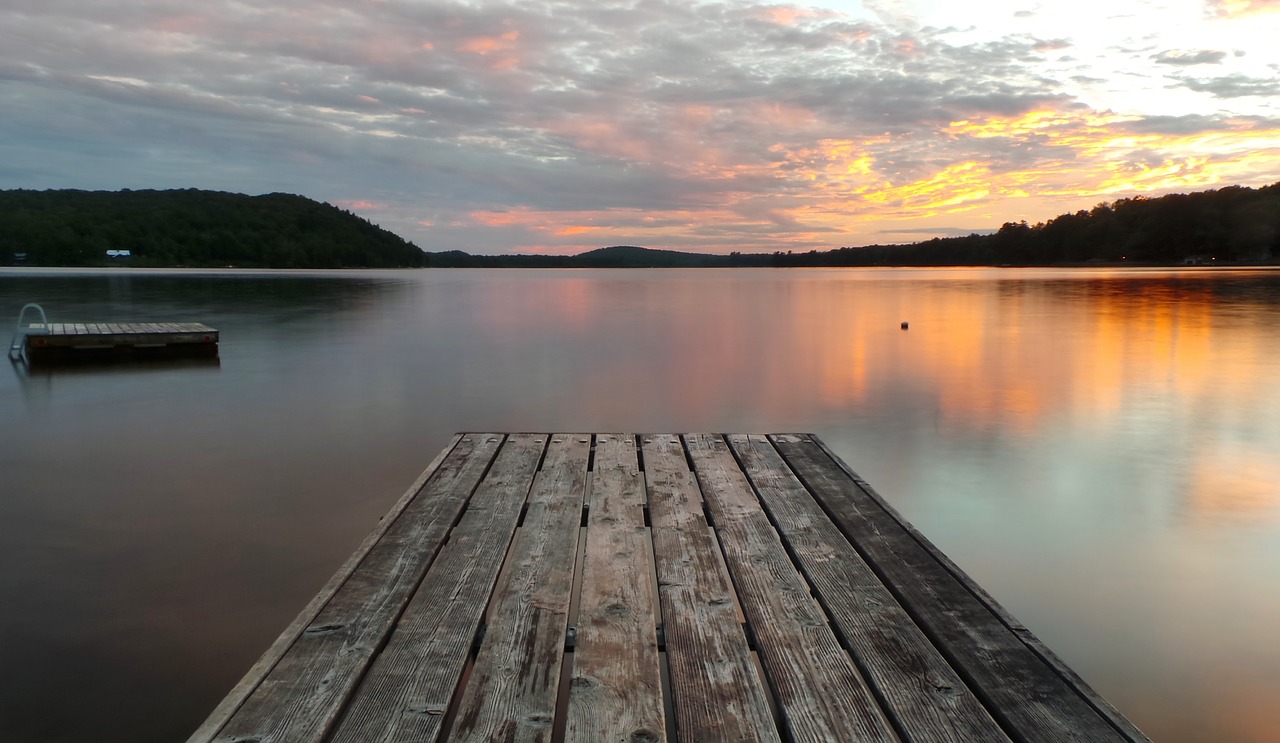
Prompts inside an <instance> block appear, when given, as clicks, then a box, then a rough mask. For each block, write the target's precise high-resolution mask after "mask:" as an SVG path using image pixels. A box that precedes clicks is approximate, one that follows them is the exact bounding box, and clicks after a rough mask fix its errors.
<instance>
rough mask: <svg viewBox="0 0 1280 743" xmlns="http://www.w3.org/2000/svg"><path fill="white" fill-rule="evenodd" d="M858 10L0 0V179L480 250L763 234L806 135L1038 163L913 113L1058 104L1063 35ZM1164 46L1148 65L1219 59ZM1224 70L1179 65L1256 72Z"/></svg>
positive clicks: (907, 167)
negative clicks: (570, 238) (1046, 61)
mask: <svg viewBox="0 0 1280 743" xmlns="http://www.w3.org/2000/svg"><path fill="white" fill-rule="evenodd" d="M877 7H878V8H879V12H880V13H881V15H882V18H884V19H888V20H887V21H881V22H877V23H866V22H855V21H851V20H849V19H848V18H845V17H843V16H839V15H836V14H832V13H814V14H812V15H804V14H798V15H796V16H795V17H794V19H792V18H787V19H785V20H786V22H781V21H779V19H778V18H777V17H775V14H779V13H781V14H783V15H786V14H788V13H790V12H791V11H793V10H796V11H797V12H798V10H797V9H789V8H788V7H786V6H764V5H757V4H754V3H751V2H746V1H745V0H729V1H727V2H720V3H687V2H683V1H681V0H649V1H648V2H644V3H622V2H598V3H581V2H571V1H570V0H521V1H520V2H516V1H515V0H493V1H491V2H483V3H472V2H463V1H461V0H434V1H433V2H430V3H403V2H381V1H379V0H363V1H361V2H355V1H354V0H342V1H340V0H309V1H307V2H303V1H302V0H274V1H272V2H261V3H253V4H245V3H242V2H237V1H236V0H205V1H204V2H201V3H198V4H193V3H186V2H179V0H136V1H134V2H129V3H124V4H120V3H90V2H85V1H84V0H10V1H9V2H7V3H6V4H5V5H4V6H3V8H0V48H3V49H4V53H3V59H0V95H4V100H5V110H4V115H3V116H0V134H3V139H0V155H3V156H2V157H0V186H3V187H62V186H74V187H93V188H118V187H131V188H140V187H142V188H145V187H177V186H195V187H204V188H219V189H226V190H234V191H250V192H261V191H268V190H281V191H292V192H296V193H303V194H306V195H309V196H313V197H316V198H321V199H326V200H331V201H346V202H352V203H354V202H361V201H370V202H377V203H380V204H385V205H386V208H385V209H382V210H380V211H379V213H378V220H379V221H380V222H381V223H382V224H383V225H384V226H388V227H391V228H392V229H396V230H397V231H399V232H401V233H402V234H404V235H405V236H406V237H408V238H410V239H413V240H415V241H416V242H418V243H419V244H421V245H423V246H424V247H427V248H429V249H447V248H451V247H461V248H463V249H476V248H477V247H480V248H483V249H484V250H486V251H492V250H497V249H501V246H500V245H498V243H501V242H502V241H504V240H512V241H517V243H516V244H520V243H519V241H524V242H525V243H532V244H537V241H546V240H548V239H550V238H549V237H548V236H547V235H546V234H545V233H544V232H539V231H538V229H537V226H530V225H527V224H522V223H518V220H515V221H512V222H502V220H494V219H490V223H486V222H485V218H484V217H483V216H477V215H483V214H485V213H489V212H501V213H506V214H508V215H518V214H519V213H521V212H520V210H533V211H543V212H563V213H565V214H566V215H570V214H573V213H575V212H587V211H601V212H607V213H608V214H609V219H610V223H611V224H612V225H613V226H614V228H615V230H616V231H617V234H618V235H619V237H618V239H616V240H611V242H625V241H627V240H633V241H637V242H639V241H640V238H642V237H643V236H644V235H645V234H649V233H647V232H646V231H648V230H656V229H658V228H660V227H666V228H670V227H672V226H673V225H672V222H671V221H670V220H669V219H667V218H665V217H664V218H663V219H661V220H658V221H653V220H646V218H645V217H644V216H642V215H645V214H646V213H649V212H655V213H656V212H681V211H689V212H694V211H697V210H718V211H717V213H719V214H722V215H724V214H727V215H731V216H730V217H729V218H728V219H725V220H724V221H721V222H717V223H715V224H694V225H692V226H690V227H689V228H688V231H687V236H686V237H683V238H680V239H681V240H683V241H684V242H682V243H681V244H682V245H687V246H691V247H699V246H706V245H711V244H724V241H725V240H727V239H730V238H732V239H735V240H740V241H741V244H742V249H751V247H752V246H757V247H759V248H761V249H764V248H768V247H771V246H775V247H776V244H777V243H776V241H777V240H778V239H779V238H778V236H779V235H780V234H781V235H790V234H791V233H796V234H799V233H805V234H819V233H822V232H823V231H826V230H830V229H831V228H830V227H826V226H822V225H821V224H819V223H817V222H811V220H809V219H807V218H806V217H805V216H797V212H796V211H795V209H796V208H797V207H798V206H801V205H802V204H803V203H804V202H803V198H802V197H805V196H806V193H807V191H808V190H809V189H811V188H812V187H813V184H812V183H810V182H809V181H807V180H805V179H804V178H803V177H801V172H802V170H803V169H805V168H809V169H815V170H820V169H821V168H822V167H823V166H824V164H825V163H824V161H823V159H822V158H823V157H824V155H822V154H821V153H817V152H814V151H815V150H816V149H819V146H818V145H819V143H823V142H828V141H859V142H865V143H866V144H865V145H863V146H864V148H865V154H866V155H867V157H868V160H867V162H868V163H869V167H870V168H871V170H872V172H871V174H870V175H869V176H868V177H871V178H875V179H879V180H882V181H893V182H900V181H901V180H904V179H911V178H916V177H923V176H927V175H929V174H931V173H935V172H937V171H938V170H939V169H940V168H942V167H945V165H946V164H947V163H949V162H954V161H956V159H957V158H966V157H976V158H982V159H983V160H984V161H985V162H989V163H991V167H992V168H993V170H995V171H1001V170H1007V169H1013V168H1018V167H1026V166H1031V165H1034V164H1036V163H1037V162H1042V161H1048V160H1052V159H1056V158H1061V157H1062V155H1061V153H1060V152H1059V153H1051V152H1049V150H1050V149H1051V148H1050V147H1049V143H1048V142H1047V141H1046V140H1045V139H1044V138H1043V137H1038V136H1036V135H1023V136H1020V137H1019V138H1016V139H1015V138H1001V137H990V138H986V139H980V140H979V139H966V138H963V137H952V136H950V135H939V134H938V132H939V131H940V130H944V129H945V128H946V127H947V126H948V125H949V124H950V122H954V121H959V120H965V119H981V118H984V117H1017V116H1021V115H1023V114H1026V113H1029V112H1032V111H1037V110H1056V111H1070V110H1073V108H1074V107H1077V106H1078V105H1079V104H1078V103H1077V102H1076V101H1075V100H1074V99H1073V98H1072V97H1071V95H1070V94H1069V93H1068V92H1066V91H1065V90H1064V87H1063V85H1061V84H1060V83H1059V82H1058V81H1055V80H1052V79H1047V78H1045V77H1043V76H1040V75H1038V74H1037V73H1036V72H1035V71H1034V70H1035V67H1034V63H1035V62H1037V61H1038V60H1041V59H1042V58H1043V55H1044V54H1046V53H1050V52H1057V51H1061V50H1063V49H1067V48H1069V47H1070V46H1071V42H1070V40H1068V39H1057V38H1054V39H1043V38H1036V37H1033V36H1025V35H1019V36H1011V37H1005V38H999V39H994V40H989V41H985V42H982V43H972V44H955V43H949V42H948V41H947V40H946V39H947V34H946V33H945V32H944V31H943V30H939V29H929V28H921V27H920V26H919V24H917V23H915V22H913V21H911V19H910V18H909V17H908V15H907V14H906V13H905V11H904V10H903V6H901V4H895V3H893V2H882V3H880V4H879V5H878V6H877ZM1174 54H1175V53H1174V52H1165V53H1163V55H1174ZM1185 54H1190V55H1191V56H1190V57H1177V60H1179V61H1166V62H1165V63H1167V64H1179V65H1185V64H1200V63H1207V62H1210V61H1221V58H1218V59H1216V60H1214V59H1210V58H1209V57H1204V58H1203V59H1201V57H1202V56H1203V55H1215V54H1222V53H1220V52H1195V53H1185ZM1160 56H1162V55H1157V57H1160ZM1168 59H1169V60H1173V59H1175V57H1173V56H1169V57H1168ZM1190 59H1197V60H1198V61H1194V62H1193V61H1189V60H1190ZM1162 61H1163V60H1162ZM1231 80H1232V79H1231V78H1218V79H1217V80H1216V81H1184V84H1186V85H1187V86H1188V87H1191V88H1192V89H1193V90H1203V91H1204V92H1208V93H1211V94H1213V95H1216V96H1219V97H1229V96H1230V95H1231V91H1233V90H1236V91H1239V90H1246V89H1249V86H1254V89H1256V90H1258V91H1259V92H1256V93H1247V95H1261V94H1264V92H1265V90H1266V88H1265V86H1264V81H1248V80H1235V81H1234V83H1232V84H1234V85H1236V87H1235V88H1232V87H1231V86H1230V85H1229V84H1228V82H1229V81H1231ZM1197 85H1200V86H1205V87H1203V88H1196V87H1195V86H1197ZM1240 94H1241V95H1243V94H1245V93H1240ZM1171 126H1172V124H1171ZM804 153H811V154H807V155H806V154H804ZM831 180H832V188H837V187H843V186H841V185H840V184H839V183H837V182H836V181H838V178H837V177H835V176H833V177H832V178H831ZM859 208H861V207H859V205H857V204H851V205H850V207H849V209H850V210H851V211H856V210H858V209H859ZM421 222H428V223H430V224H431V226H429V227H424V226H421V225H420V223H421ZM498 222H502V223H501V224H497V223H498ZM966 234H967V233H966ZM622 235H626V236H628V237H626V238H625V239H624V238H623V237H622ZM788 239H789V238H788ZM796 239H797V240H800V238H796ZM716 241H720V242H718V243H717V242H716ZM811 242H813V241H812V240H811ZM813 246H815V247H817V246H818V245H817V243H816V242H813Z"/></svg>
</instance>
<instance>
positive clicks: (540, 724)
mask: <svg viewBox="0 0 1280 743" xmlns="http://www.w3.org/2000/svg"><path fill="white" fill-rule="evenodd" d="M590 455H591V445H590V437H589V436H570V435H556V436H553V437H552V439H551V443H550V445H549V446H548V449H547V455H546V460H545V462H544V463H543V465H542V471H541V472H540V473H539V475H538V479H537V481H536V482H535V483H534V485H533V490H532V492H531V493H530V494H529V501H528V510H527V512H526V514H525V517H524V525H523V526H522V527H521V528H520V529H519V530H517V534H516V538H515V542H514V544H513V545H512V548H511V553H510V555H509V557H508V562H509V563H510V564H509V566H508V569H507V570H506V571H505V574H504V580H503V581H502V582H501V583H500V585H499V586H498V587H497V589H496V590H495V594H494V598H493V600H492V601H491V602H490V615H491V617H492V619H491V620H490V622H489V624H488V626H487V628H486V631H485V636H484V643H483V644H482V645H481V646H480V651H479V655H478V656H477V658H476V662H475V668H474V670H473V671H472V674H471V679H470V681H469V682H468V684H467V687H466V692H465V694H464V695H463V697H462V703H461V707H460V709H459V710H458V715H457V720H456V722H455V723H454V727H453V730H452V732H451V734H450V736H449V739H450V740H451V741H494V740H501V741H511V742H512V743H520V742H525V741H547V740H550V738H551V732H552V725H553V723H554V716H555V709H556V691H557V687H558V685H559V682H560V669H561V664H562V661H563V659H564V646H565V631H566V629H567V626H568V618H569V600H570V593H571V589H572V587H573V567H574V556H575V555H576V554H577V551H578V532H579V527H578V524H579V520H580V518H581V515H582V505H583V502H584V499H585V498H586V485H587V463H588V460H589V459H590Z"/></svg>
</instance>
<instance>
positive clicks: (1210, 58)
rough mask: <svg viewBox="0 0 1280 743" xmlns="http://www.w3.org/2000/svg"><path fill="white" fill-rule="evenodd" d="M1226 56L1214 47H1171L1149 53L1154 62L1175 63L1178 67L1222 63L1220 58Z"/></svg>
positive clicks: (1222, 58)
mask: <svg viewBox="0 0 1280 743" xmlns="http://www.w3.org/2000/svg"><path fill="white" fill-rule="evenodd" d="M1226 58H1227V53H1226V52H1223V51H1218V50H1214V49H1201V50H1199V51H1194V52H1189V51H1182V50H1178V49H1171V50H1168V51H1163V52H1160V53H1159V54H1153V55H1151V59H1152V60H1154V61H1155V63H1156V64H1167V65H1176V66H1179V67H1187V66H1190V65H1198V64H1222V60H1224V59H1226Z"/></svg>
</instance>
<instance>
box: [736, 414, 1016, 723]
mask: <svg viewBox="0 0 1280 743" xmlns="http://www.w3.org/2000/svg"><path fill="white" fill-rule="evenodd" d="M729 444H730V446H731V447H732V448H733V450H734V453H735V454H736V455H737V458H738V461H739V462H741V464H742V467H743V470H744V471H745V472H746V473H747V476H748V477H749V478H750V479H751V482H752V484H753V485H755V488H756V492H757V493H758V494H759V496H760V500H761V501H762V502H763V503H764V506H765V509H766V510H767V511H768V512H769V515H770V517H771V519H772V521H773V523H774V525H775V527H776V528H777V530H778V533H779V534H780V535H781V536H782V539H783V542H784V543H785V544H786V545H787V547H788V550H789V552H790V553H791V555H792V557H793V559H794V560H795V561H796V563H797V564H798V565H799V566H800V569H801V571H802V572H803V573H804V575H805V577H806V578H807V579H808V581H809V584H810V586H812V588H813V591H814V595H815V597H816V598H817V599H818V601H819V603H820V604H822V606H823V607H824V608H825V609H826V611H827V613H828V615H829V616H830V617H831V623H832V625H833V627H834V628H835V630H836V632H837V634H839V635H840V637H841V639H842V641H843V643H844V645H845V647H846V648H849V649H850V651H851V652H852V653H853V656H854V658H855V659H856V661H857V662H858V665H859V668H861V669H862V671H863V673H864V674H865V675H866V677H867V678H868V680H869V681H870V682H871V684H872V685H873V686H874V687H875V689H876V690H877V692H878V694H879V696H880V698H881V699H882V700H884V706H885V709H886V711H887V712H888V714H889V716H890V717H891V718H892V719H894V720H895V722H896V724H897V728H898V729H899V730H900V731H902V732H903V733H904V734H905V735H906V737H908V738H909V739H910V740H912V741H921V742H924V741H938V742H939V743H941V742H944V741H956V740H981V741H1001V740H1008V738H1007V736H1006V735H1005V734H1004V733H1003V732H1002V731H1001V729H1000V727H999V725H998V724H997V723H996V721H995V720H994V719H992V718H991V715H989V714H988V713H987V711H986V709H984V708H983V706H982V703H981V702H980V701H979V700H978V699H977V697H975V696H974V694H973V692H972V691H970V690H969V689H968V688H967V687H966V686H965V684H964V682H963V681H962V680H961V679H960V677H959V676H958V675H957V674H956V672H955V670H954V669H952V668H951V666H950V665H949V664H948V663H947V661H946V659H945V658H943V657H942V655H940V654H939V653H938V651H937V649H936V648H934V646H933V644H932V643H930V642H929V639H928V638H927V637H925V635H924V633H923V632H921V631H920V629H919V628H918V627H917V626H916V625H915V622H914V621H912V619H911V617H910V616H909V615H908V614H907V612H906V611H905V610H904V609H903V608H902V606H901V605H899V604H898V601H897V599H896V598H894V596H893V594H892V593H890V592H889V590H888V588H886V587H885V585H884V584H883V583H882V582H881V581H880V578H879V577H877V575H876V574H875V572H874V571H873V570H872V569H871V567H870V566H868V565H867V563H866V562H865V561H864V560H863V559H862V557H861V556H860V555H859V554H858V552H857V551H856V550H855V549H854V548H853V545H852V544H850V543H849V541H848V540H847V539H846V538H845V536H844V535H843V534H842V533H841V532H840V530H839V529H838V528H836V526H835V525H834V524H832V523H831V520H830V519H829V518H828V517H827V515H826V513H825V512H823V510H822V508H821V506H819V505H818V503H817V502H816V501H815V500H814V499H813V496H812V495H810V494H809V491H808V490H806V489H805V487H804V485H803V484H801V483H800V481H799V480H797V479H796V477H795V475H794V474H792V472H791V470H790V469H789V468H788V467H787V463H786V462H785V461H783V459H782V457H781V456H780V455H779V454H778V452H777V450H775V449H774V447H773V444H772V443H770V441H769V439H768V438H767V437H765V436H763V435H747V434H734V435H730V436H729Z"/></svg>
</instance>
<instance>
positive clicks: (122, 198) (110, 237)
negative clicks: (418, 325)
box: [0, 189, 426, 268]
mask: <svg viewBox="0 0 1280 743" xmlns="http://www.w3.org/2000/svg"><path fill="white" fill-rule="evenodd" d="M108 250H112V251H120V250H127V251H129V253H130V255H129V257H127V258H113V257H108V255H107V251H108ZM15 256H16V257H15ZM425 258H426V254H424V253H423V252H422V251H421V250H419V249H418V248H417V247H415V246H414V245H413V244H412V243H409V242H406V241H405V240H404V239H402V238H400V237H399V236H397V235H395V234H393V233H391V232H388V231H387V230H384V229H382V228H380V227H377V226H375V225H373V224H371V223H370V222H369V221H367V220H365V219H363V218H361V217H358V216H356V215H354V214H351V213H350V212H347V211H344V210H342V209H339V208H337V207H335V206H331V205H329V204H322V203H319V202H316V201H312V200H311V199H307V198H303V197H301V196H293V195H291V194H281V193H273V194H266V195H264V196H245V195H243V194H233V193H224V192H221V191H199V190H196V189H186V190H177V191H73V190H59V191H28V190H16V191H0V265H4V264H7V263H11V262H14V263H20V264H28V265H39V266H97V265H104V264H108V263H127V264H128V265H132V266H206V267H207V266H237V267H270V268H344V267H347V268H390V267H401V266H421V265H424V263H425Z"/></svg>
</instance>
